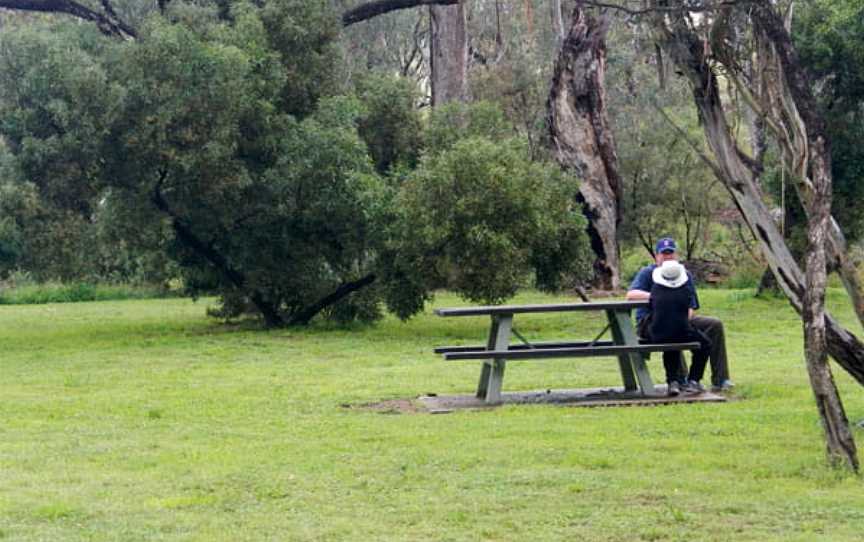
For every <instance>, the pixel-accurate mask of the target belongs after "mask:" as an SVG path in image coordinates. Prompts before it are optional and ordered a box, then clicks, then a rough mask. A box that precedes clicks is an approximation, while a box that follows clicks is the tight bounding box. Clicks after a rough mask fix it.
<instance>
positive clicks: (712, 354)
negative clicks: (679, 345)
mask: <svg viewBox="0 0 864 542" xmlns="http://www.w3.org/2000/svg"><path fill="white" fill-rule="evenodd" d="M690 325H691V326H693V331H694V332H695V333H693V334H692V336H690V337H688V339H687V340H686V341H683V342H690V341H695V342H698V343H699V344H700V348H699V350H697V351H695V352H694V353H693V360H692V362H691V363H690V371H689V374H688V372H687V366H686V365H685V364H684V356H682V355H681V352H663V368H664V369H665V370H666V381H667V382H672V381H678V382H680V381H682V380H684V377H685V375H687V378H689V379H690V380H696V381H699V380H702V377H703V376H704V375H705V366H706V365H707V362H710V363H711V383H712V384H713V385H715V386H719V385H720V384H721V383H722V382H723V381H724V380H728V379H729V365H728V361H727V359H726V335H725V333H724V331H723V322H721V321H720V320H718V319H717V318H712V317H710V316H694V317H693V318H691V319H690ZM650 329H651V315H650V314H649V315H648V316H646V317H644V318H642V320H640V321H639V325H638V326H637V333H638V334H639V336H640V337H643V338H645V339H648V340H651V338H650V335H651V333H650V331H649V330H650Z"/></svg>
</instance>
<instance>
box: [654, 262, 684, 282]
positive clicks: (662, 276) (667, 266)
mask: <svg viewBox="0 0 864 542" xmlns="http://www.w3.org/2000/svg"><path fill="white" fill-rule="evenodd" d="M651 278H652V279H653V280H654V282H656V283H657V284H660V285H661V286H666V287H667V288H678V287H679V286H683V285H684V283H685V282H687V279H688V277H687V270H686V269H684V266H683V265H681V264H680V263H678V262H676V261H674V260H667V261H665V262H663V264H662V265H661V266H660V267H657V268H656V269H654V271H653V272H652V273H651Z"/></svg>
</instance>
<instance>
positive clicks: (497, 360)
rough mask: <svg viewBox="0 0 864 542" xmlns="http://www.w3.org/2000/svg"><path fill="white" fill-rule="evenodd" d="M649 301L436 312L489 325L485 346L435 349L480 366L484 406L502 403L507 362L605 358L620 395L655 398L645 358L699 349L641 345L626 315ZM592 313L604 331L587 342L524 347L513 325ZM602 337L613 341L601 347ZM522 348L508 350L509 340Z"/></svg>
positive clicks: (479, 390)
mask: <svg viewBox="0 0 864 542" xmlns="http://www.w3.org/2000/svg"><path fill="white" fill-rule="evenodd" d="M647 306H648V301H601V302H588V303H556V304H541V305H493V306H481V307H456V308H442V309H436V310H435V314H437V315H438V316H443V317H455V316H489V317H490V320H491V325H490V328H489V335H488V338H487V341H486V344H485V345H474V346H444V347H439V348H436V349H435V352H436V353H439V354H443V355H444V359H445V360H482V362H483V363H482V368H481V372H480V382H479V384H478V386H477V397H478V398H480V399H484V400H485V402H487V403H499V402H501V387H502V383H503V381H504V369H505V368H506V365H507V361H508V360H529V359H549V358H562V357H597V356H609V357H615V358H617V359H618V365H619V368H620V370H621V379H622V381H623V383H624V390H625V392H632V393H634V394H638V395H640V396H648V397H654V396H658V395H660V393H658V392H657V390H656V389H655V387H654V381H653V380H652V379H651V373H650V372H649V371H648V367H647V365H646V364H645V359H646V357H647V354H648V353H650V352H664V351H668V350H678V351H680V350H685V349H694V348H698V346H699V345H698V343H667V344H644V343H642V344H640V341H639V338H638V337H637V335H636V330H635V328H634V326H633V320H632V318H631V316H630V312H631V311H632V310H633V309H636V308H639V307H647ZM575 311H596V312H603V313H605V314H606V320H607V322H608V325H607V326H606V328H604V329H603V331H601V332H600V334H599V335H598V336H597V337H596V338H595V339H594V340H592V341H556V342H533V343H532V342H528V341H527V340H526V339H525V338H524V337H522V335H521V334H520V333H519V332H518V331H517V330H516V328H515V327H514V324H513V320H514V318H515V316H516V315H517V314H519V315H524V314H540V313H552V312H575ZM606 331H611V334H612V340H611V341H609V340H604V341H601V340H600V337H602V336H603V335H604V334H605V333H606ZM514 335H515V336H516V337H517V338H518V339H519V340H520V341H521V344H510V341H511V339H512V337H513V336H514Z"/></svg>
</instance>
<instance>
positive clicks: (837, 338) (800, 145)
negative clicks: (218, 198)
mask: <svg viewBox="0 0 864 542" xmlns="http://www.w3.org/2000/svg"><path fill="white" fill-rule="evenodd" d="M662 7H664V8H665V7H668V6H666V5H665V4H663V5H662ZM677 8H678V10H677V11H671V12H670V11H669V10H665V9H664V10H663V13H662V15H661V14H660V12H659V11H658V12H655V13H654V14H653V17H652V21H653V26H654V28H655V29H656V31H657V32H658V36H659V39H660V41H661V43H662V44H663V47H664V49H665V50H666V51H667V52H668V53H669V54H670V56H671V57H672V59H673V60H674V62H675V65H676V66H677V68H678V69H679V70H680V71H681V72H682V73H683V74H684V75H685V76H686V77H687V78H688V80H689V81H690V83H691V86H692V89H693V99H694V103H695V104H696V107H697V110H698V112H699V117H700V120H701V122H702V124H703V127H704V132H705V137H706V141H707V143H708V145H709V147H710V148H711V151H712V154H713V157H714V160H711V158H709V157H708V156H707V155H706V156H705V157H704V159H705V160H706V162H708V163H710V164H712V168H713V169H714V171H715V173H716V175H717V177H718V178H719V179H720V180H721V181H722V182H723V183H724V185H725V186H726V187H727V188H728V190H729V192H730V194H731V195H732V197H733V199H734V201H735V203H736V205H737V206H738V207H739V209H740V210H741V212H742V215H743V216H744V218H745V220H747V223H748V225H749V226H750V228H751V230H752V231H753V233H754V236H756V237H757V239H759V241H760V243H761V248H762V252H763V254H764V255H765V258H766V260H767V261H768V263H769V265H770V266H771V269H772V271H774V274H775V277H776V278H777V280H778V283H779V284H780V285H781V287H782V288H783V290H784V292H785V293H786V295H787V297H788V298H789V300H790V302H791V303H792V305H793V307H795V308H796V310H798V311H799V312H800V313H801V314H802V318H803V324H804V335H805V339H804V341H805V359H806V362H807V367H808V374H809V375H810V381H811V385H812V387H813V391H814V395H815V398H816V403H817V407H818V410H819V413H820V416H821V418H822V422H823V428H824V430H825V438H826V445H827V449H828V455H829V458H830V459H831V461H832V462H836V463H840V464H845V465H847V466H849V467H850V468H851V469H855V470H857V468H858V459H857V452H856V448H855V443H854V440H853V438H852V435H851V432H850V430H849V423H848V420H847V419H846V415H845V412H844V410H843V406H842V402H841V401H840V397H839V394H838V393H837V389H836V386H835V384H834V381H833V377H832V375H831V372H830V367H829V366H828V364H827V359H826V348H827V350H828V352H830V353H831V355H832V357H834V359H836V360H837V361H838V362H839V363H840V364H841V365H842V366H843V367H844V368H846V369H847V371H849V372H850V374H852V375H853V376H855V377H856V378H857V379H858V380H859V382H862V383H864V345H862V344H861V343H860V341H858V339H857V338H855V337H854V335H852V334H851V333H849V332H848V331H846V330H845V329H843V328H842V327H840V326H839V324H837V323H836V322H835V321H834V320H833V319H831V317H830V316H829V315H828V314H827V313H826V312H825V309H824V295H825V273H826V269H825V263H826V252H825V251H826V249H828V250H831V251H832V256H835V257H836V256H839V255H838V252H839V250H838V249H839V246H838V239H837V238H836V237H833V236H834V235H835V232H834V231H832V227H831V220H830V218H831V217H830V201H831V200H830V192H831V176H830V151H829V150H828V145H827V140H826V139H825V134H824V131H823V128H822V126H821V119H820V117H819V116H818V113H817V112H816V111H815V108H814V104H813V100H812V95H811V94H810V89H809V81H808V80H807V76H806V73H805V72H804V71H803V69H801V66H800V63H799V62H798V59H797V55H796V53H795V51H794V47H793V46H792V43H791V38H790V37H789V34H788V33H787V32H786V31H785V29H784V26H783V23H782V20H781V19H780V17H779V15H778V14H777V13H776V12H775V11H774V7H773V6H771V5H769V4H768V3H767V2H755V3H752V4H751V5H749V6H748V9H749V10H750V11H749V15H750V16H751V18H752V21H753V24H754V36H755V38H756V40H757V43H758V46H759V51H760V53H761V56H760V60H761V61H762V62H764V63H765V64H763V69H762V70H760V73H762V74H765V75H766V76H768V77H770V80H768V81H765V82H766V86H765V90H766V93H765V95H764V99H765V101H764V102H759V101H758V100H757V99H756V98H755V96H754V93H752V92H750V93H748V96H749V97H750V103H752V104H753V106H754V108H757V111H758V112H760V113H763V114H764V115H765V117H764V118H765V119H766V121H767V122H768V125H769V127H772V126H773V128H775V134H776V135H777V137H778V143H779V145H780V146H781V148H783V149H784V158H786V159H787V160H790V161H792V164H791V165H792V166H793V167H791V168H790V170H791V171H794V172H795V174H796V175H797V177H798V179H797V180H798V188H799V194H801V199H802V201H803V202H804V204H805V209H806V210H807V214H808V253H807V257H806V271H805V272H802V271H801V269H800V268H799V267H798V265H797V263H796V262H795V260H794V259H793V258H792V255H791V253H790V252H789V250H788V248H787V247H786V245H785V243H784V241H783V238H782V235H781V234H780V232H779V231H778V229H777V227H776V225H775V223H774V221H773V219H772V217H771V215H770V213H769V212H768V210H767V209H766V207H765V205H764V204H763V202H762V200H761V197H760V196H761V194H760V191H759V188H758V186H757V184H756V175H755V171H754V169H753V162H752V161H751V160H750V159H749V158H748V157H747V156H746V154H745V153H743V152H742V151H741V150H740V149H739V148H738V145H737V142H736V141H735V139H734V138H733V136H732V134H731V132H730V130H729V127H728V124H727V122H726V118H725V113H724V110H723V104H722V95H721V93H720V91H719V86H718V82H717V76H716V75H715V73H714V71H713V69H712V65H711V63H710V62H709V61H708V59H707V58H706V56H705V53H706V42H705V40H704V39H700V37H699V36H697V34H696V32H695V30H694V28H693V23H692V22H691V20H689V19H688V18H687V17H686V12H687V8H686V7H685V6H683V5H678V6H677ZM736 15H740V16H744V14H742V13H737V12H736V11H734V7H732V8H728V9H723V10H721V11H720V12H719V13H718V15H717V16H716V17H715V18H713V19H712V20H711V31H712V32H711V38H712V41H711V48H712V51H714V54H716V55H717V56H718V59H720V60H721V62H723V63H724V65H725V66H726V67H727V68H728V69H729V70H730V73H733V72H734V69H735V67H736V66H735V65H734V64H732V63H731V61H732V60H733V59H734V58H735V57H734V56H733V55H732V52H733V51H732V50H731V47H729V46H728V43H730V42H732V43H734V40H733V39H731V35H730V34H729V33H728V32H727V31H728V30H729V28H730V25H729V24H728V23H729V19H730V18H731V17H734V16H736ZM724 60H725V62H724ZM769 67H770V70H771V71H770V72H768V71H767V70H768V69H769ZM733 78H734V73H733ZM736 81H737V83H738V85H739V88H741V89H742V90H743V91H747V90H748V89H747V88H746V87H744V86H743V85H742V84H741V81H740V79H737V80H736ZM786 123H789V124H786ZM781 126H782V127H785V128H786V130H785V134H783V133H781V132H783V130H782V129H781V128H780V127H781ZM805 142H806V143H805ZM802 161H803V165H802ZM832 237H833V239H832Z"/></svg>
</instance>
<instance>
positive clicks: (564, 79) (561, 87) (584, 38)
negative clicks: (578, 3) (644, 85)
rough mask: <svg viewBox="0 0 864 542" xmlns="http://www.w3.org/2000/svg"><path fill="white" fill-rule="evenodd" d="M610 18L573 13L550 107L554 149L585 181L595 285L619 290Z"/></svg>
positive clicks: (618, 185) (581, 192)
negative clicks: (608, 87) (609, 105)
mask: <svg viewBox="0 0 864 542" xmlns="http://www.w3.org/2000/svg"><path fill="white" fill-rule="evenodd" d="M607 28H608V20H607V19H606V17H605V16H604V17H601V18H600V19H594V18H593V17H589V16H587V15H586V14H585V13H584V11H583V10H582V8H581V7H577V8H576V9H575V10H574V11H573V18H572V21H571V26H570V31H569V32H568V34H567V38H566V39H565V40H564V43H563V45H562V47H561V51H560V53H559V56H558V59H557V61H556V63H555V73H554V76H553V79H552V88H551V89H550V91H549V98H548V101H547V104H546V108H547V117H548V123H549V132H550V136H551V143H552V148H553V151H554V153H555V157H556V159H557V160H558V163H559V164H560V165H561V167H562V168H564V169H565V170H569V171H572V172H574V173H575V174H576V175H578V176H579V179H580V181H581V182H580V185H579V195H580V199H581V200H582V202H583V208H584V212H585V215H586V216H587V217H588V221H589V227H588V233H589V236H590V238H591V248H592V249H593V250H594V253H595V255H596V260H595V264H594V271H595V284H596V285H598V286H600V287H602V288H607V289H617V288H619V287H620V284H621V280H620V274H619V247H618V225H619V222H620V201H621V179H620V176H619V174H618V155H617V152H616V150H615V141H614V139H613V137H612V131H611V130H610V128H609V121H608V118H607V115H606V92H605V88H604V78H605V72H606V31H607Z"/></svg>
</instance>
